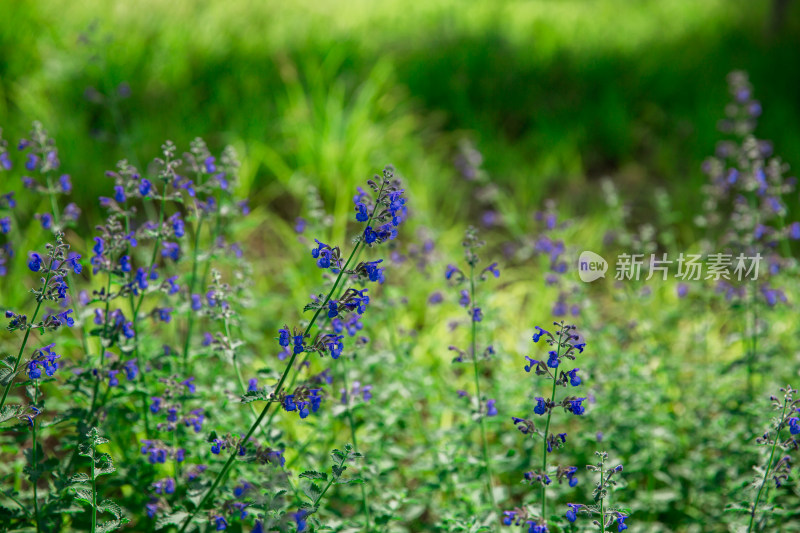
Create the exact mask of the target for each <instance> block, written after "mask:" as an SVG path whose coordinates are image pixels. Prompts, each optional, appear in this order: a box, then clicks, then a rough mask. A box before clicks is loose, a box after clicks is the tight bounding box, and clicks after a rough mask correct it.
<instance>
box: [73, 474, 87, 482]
mask: <svg viewBox="0 0 800 533" xmlns="http://www.w3.org/2000/svg"><path fill="white" fill-rule="evenodd" d="M69 482H70V483H75V484H78V483H88V482H89V476H88V475H87V474H84V473H80V474H75V475H74V476H72V477H71V478H69Z"/></svg>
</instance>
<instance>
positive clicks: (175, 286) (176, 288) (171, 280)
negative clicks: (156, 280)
mask: <svg viewBox="0 0 800 533" xmlns="http://www.w3.org/2000/svg"><path fill="white" fill-rule="evenodd" d="M176 279H178V276H172V277H171V278H167V283H169V289H168V291H167V294H175V293H176V292H178V291H179V290H181V288H180V286H179V285H178V284H177V283H175V280H176Z"/></svg>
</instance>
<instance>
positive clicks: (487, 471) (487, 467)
mask: <svg viewBox="0 0 800 533" xmlns="http://www.w3.org/2000/svg"><path fill="white" fill-rule="evenodd" d="M469 292H470V301H471V302H472V308H473V313H472V316H470V320H471V321H472V335H471V340H472V368H473V370H474V374H475V397H476V398H477V399H478V416H479V418H478V424H479V425H480V428H481V443H482V444H483V468H484V473H485V475H486V479H485V481H486V493H487V495H488V496H489V501H491V502H492V509H494V508H495V507H496V505H495V501H494V494H493V493H492V469H491V466H490V464H489V444H488V442H487V440H486V425H485V423H484V420H483V419H484V413H483V407H482V405H483V404H482V403H481V402H482V401H483V399H482V398H481V382H480V378H479V371H478V349H477V342H478V341H477V338H478V323H477V322H476V321H475V316H474V308H475V307H476V303H475V265H473V264H472V263H470V265H469Z"/></svg>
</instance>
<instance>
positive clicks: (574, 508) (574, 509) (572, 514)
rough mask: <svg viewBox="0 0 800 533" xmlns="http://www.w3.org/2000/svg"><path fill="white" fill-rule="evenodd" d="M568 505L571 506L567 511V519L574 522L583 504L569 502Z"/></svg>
mask: <svg viewBox="0 0 800 533" xmlns="http://www.w3.org/2000/svg"><path fill="white" fill-rule="evenodd" d="M567 507H569V510H568V511H567V520H569V521H570V522H574V521H575V520H577V518H578V511H579V510H580V508H581V507H583V506H582V505H580V504H575V503H568V504H567Z"/></svg>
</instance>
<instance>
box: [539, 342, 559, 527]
mask: <svg viewBox="0 0 800 533" xmlns="http://www.w3.org/2000/svg"><path fill="white" fill-rule="evenodd" d="M556 354H557V357H558V356H560V355H561V335H559V343H558V349H557V352H556ZM557 382H558V381H557V375H556V371H555V370H554V372H553V391H552V393H551V394H550V406H551V408H550V409H548V410H547V422H546V423H545V426H544V441H543V442H542V476H545V475H547V437H548V432H549V431H550V417H551V415H552V414H553V409H552V405H553V403H554V402H555V400H556V384H557ZM546 517H547V484H546V483H544V480H543V481H542V520H546V519H547V518H546Z"/></svg>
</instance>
